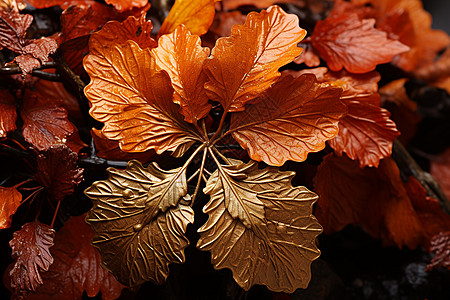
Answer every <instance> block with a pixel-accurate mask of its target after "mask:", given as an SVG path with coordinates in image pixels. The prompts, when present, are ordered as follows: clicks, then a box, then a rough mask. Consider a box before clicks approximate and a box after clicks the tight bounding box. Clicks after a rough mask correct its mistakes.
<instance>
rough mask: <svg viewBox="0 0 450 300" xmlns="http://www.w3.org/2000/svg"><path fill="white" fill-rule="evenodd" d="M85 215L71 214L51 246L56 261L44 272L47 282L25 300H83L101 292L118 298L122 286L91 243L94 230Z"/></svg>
mask: <svg viewBox="0 0 450 300" xmlns="http://www.w3.org/2000/svg"><path fill="white" fill-rule="evenodd" d="M84 218H85V215H81V216H78V217H71V218H70V219H69V220H68V221H67V222H66V223H65V224H64V226H63V227H62V228H61V229H60V230H59V231H58V232H57V233H56V237H55V246H53V247H52V248H51V251H50V252H51V254H52V255H53V257H54V262H53V264H52V265H51V266H50V269H49V270H48V271H47V272H45V273H43V274H42V278H43V280H44V284H43V285H42V286H41V287H39V288H38V289H37V291H36V292H35V293H30V294H28V295H27V297H25V300H66V299H71V300H81V299H84V298H85V295H83V292H84V291H86V294H87V296H88V297H95V296H96V295H97V294H99V293H100V292H101V296H102V297H101V298H102V299H104V300H113V299H117V298H118V297H119V296H120V293H121V291H122V289H124V288H125V287H124V286H123V285H121V284H120V283H119V282H117V280H116V279H115V278H114V276H113V275H112V274H111V273H109V272H108V271H106V270H105V269H103V268H102V267H101V265H100V254H99V253H98V251H97V250H96V249H95V248H94V247H92V246H91V243H90V241H91V239H92V237H93V232H92V230H91V229H90V228H89V226H88V225H87V224H86V222H85V221H84Z"/></svg>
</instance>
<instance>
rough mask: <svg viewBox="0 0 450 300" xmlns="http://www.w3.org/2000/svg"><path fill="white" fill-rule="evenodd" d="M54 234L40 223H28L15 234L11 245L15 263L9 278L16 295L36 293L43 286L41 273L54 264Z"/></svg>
mask: <svg viewBox="0 0 450 300" xmlns="http://www.w3.org/2000/svg"><path fill="white" fill-rule="evenodd" d="M54 234H55V231H54V230H53V229H52V228H50V227H49V226H47V225H45V224H42V223H39V222H38V221H34V222H31V223H27V224H25V225H23V226H22V229H20V230H19V231H16V232H14V237H13V239H12V240H11V241H10V242H9V245H10V246H11V249H12V257H13V258H14V259H15V262H14V266H13V268H12V269H11V271H10V272H9V276H10V277H11V287H12V288H13V289H14V291H15V294H16V295H24V294H26V293H27V292H28V291H36V289H37V288H38V287H39V286H40V285H42V283H43V281H42V278H41V274H40V272H43V271H47V270H48V268H49V267H50V265H51V264H52V263H53V257H52V255H51V254H50V250H49V248H50V247H51V246H53V238H54Z"/></svg>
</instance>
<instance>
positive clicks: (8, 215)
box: [0, 186, 22, 229]
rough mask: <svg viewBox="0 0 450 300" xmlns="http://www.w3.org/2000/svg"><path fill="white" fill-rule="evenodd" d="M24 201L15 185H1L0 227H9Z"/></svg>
mask: <svg viewBox="0 0 450 300" xmlns="http://www.w3.org/2000/svg"><path fill="white" fill-rule="evenodd" d="M21 201H22V194H21V193H19V192H18V191H17V189H16V188H15V187H3V186H0V229H5V228H9V227H10V226H11V220H12V217H13V215H14V214H15V213H16V211H17V209H18V208H19V206H20V204H21V203H20V202H21Z"/></svg>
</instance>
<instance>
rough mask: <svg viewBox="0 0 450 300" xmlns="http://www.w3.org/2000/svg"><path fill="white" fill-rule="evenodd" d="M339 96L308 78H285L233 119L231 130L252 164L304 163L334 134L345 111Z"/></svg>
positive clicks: (314, 78)
mask: <svg viewBox="0 0 450 300" xmlns="http://www.w3.org/2000/svg"><path fill="white" fill-rule="evenodd" d="M340 93H341V90H340V89H337V88H329V87H328V88H320V87H319V85H318V84H317V81H316V77H315V76H314V75H311V74H309V75H303V76H301V77H299V78H297V79H295V80H294V78H292V77H291V76H289V75H287V76H285V75H283V76H282V78H281V79H280V80H279V81H278V82H277V83H275V85H274V86H273V87H272V88H271V89H269V90H268V91H267V92H266V93H265V94H263V95H262V96H261V97H259V98H257V101H258V102H257V103H255V104H252V105H248V106H247V108H246V110H245V111H243V112H238V113H236V114H233V115H232V117H231V126H230V132H231V133H232V135H233V137H234V138H235V139H236V140H237V141H238V142H239V144H240V145H241V146H242V147H243V148H245V149H247V151H248V153H249V155H250V157H251V158H252V159H253V160H257V161H264V162H265V163H267V164H269V165H275V166H281V165H283V164H284V163H285V162H286V160H294V161H304V160H305V159H306V156H307V155H308V153H309V152H317V151H320V150H322V149H323V148H325V141H327V140H330V139H332V138H334V137H335V136H336V134H337V133H338V123H339V120H340V119H341V118H342V117H343V116H344V115H345V113H346V111H347V108H346V107H345V105H344V104H342V103H341V101H340V100H339V96H340Z"/></svg>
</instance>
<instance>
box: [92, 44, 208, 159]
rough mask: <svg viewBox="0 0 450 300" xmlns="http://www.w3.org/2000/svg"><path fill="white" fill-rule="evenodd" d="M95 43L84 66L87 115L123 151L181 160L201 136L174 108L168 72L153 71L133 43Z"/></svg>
mask: <svg viewBox="0 0 450 300" xmlns="http://www.w3.org/2000/svg"><path fill="white" fill-rule="evenodd" d="M97 43H98V42H97V41H96V40H95V39H93V40H92V41H91V42H90V49H91V53H90V54H89V55H88V56H87V57H86V58H85V60H84V66H85V68H86V71H87V72H88V74H89V75H90V77H91V82H90V83H89V85H87V86H86V88H85V94H86V96H87V98H88V99H89V101H90V102H91V109H90V114H91V115H92V116H93V117H94V118H95V119H96V120H98V121H100V122H103V123H105V126H104V127H103V129H102V132H103V134H104V135H105V136H106V137H107V138H109V139H113V140H118V141H119V143H120V148H121V149H122V150H123V151H127V152H144V151H147V150H150V149H154V150H155V151H156V153H158V154H161V153H162V152H164V151H172V152H173V155H175V156H180V155H182V154H183V153H184V152H186V151H187V150H188V149H189V147H190V146H191V145H192V144H193V143H194V142H195V141H196V140H201V137H200V136H199V135H198V134H197V133H195V131H194V129H193V127H191V126H190V125H189V124H188V123H186V122H184V120H183V118H182V115H181V114H180V113H179V112H178V110H179V108H178V106H177V105H176V104H175V103H173V101H172V96H173V88H172V86H171V82H170V78H169V76H168V75H167V74H166V73H163V72H158V71H157V70H156V63H155V59H154V58H153V57H152V55H151V52H150V49H148V48H147V49H141V48H140V47H139V46H138V44H136V42H134V41H128V42H127V43H126V44H123V45H106V46H105V47H104V48H103V47H102V45H99V44H97Z"/></svg>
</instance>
